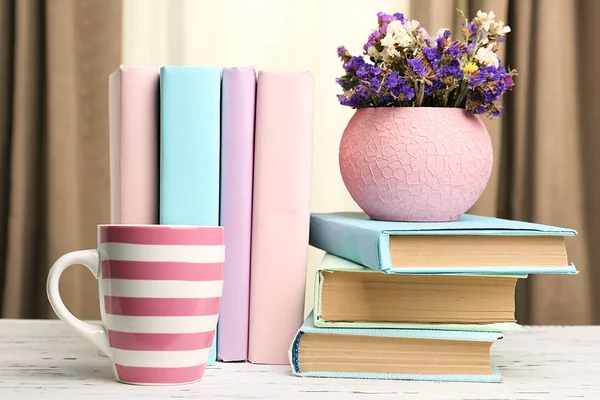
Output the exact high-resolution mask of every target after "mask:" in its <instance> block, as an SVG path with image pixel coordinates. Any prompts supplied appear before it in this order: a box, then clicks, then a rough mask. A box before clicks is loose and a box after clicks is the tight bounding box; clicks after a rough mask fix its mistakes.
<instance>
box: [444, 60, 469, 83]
mask: <svg viewBox="0 0 600 400" xmlns="http://www.w3.org/2000/svg"><path fill="white" fill-rule="evenodd" d="M439 72H440V75H441V76H454V77H456V78H457V79H462V77H463V72H462V69H461V68H460V63H459V62H458V60H452V61H450V64H448V65H444V66H443V67H441V68H440V71H439Z"/></svg>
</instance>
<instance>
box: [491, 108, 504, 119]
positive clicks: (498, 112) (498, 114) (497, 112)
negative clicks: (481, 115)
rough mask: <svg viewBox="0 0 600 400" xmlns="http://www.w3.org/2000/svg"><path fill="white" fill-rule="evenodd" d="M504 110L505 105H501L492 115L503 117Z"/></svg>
mask: <svg viewBox="0 0 600 400" xmlns="http://www.w3.org/2000/svg"><path fill="white" fill-rule="evenodd" d="M502 111H504V107H500V108H499V109H498V110H496V111H492V117H501V116H502Z"/></svg>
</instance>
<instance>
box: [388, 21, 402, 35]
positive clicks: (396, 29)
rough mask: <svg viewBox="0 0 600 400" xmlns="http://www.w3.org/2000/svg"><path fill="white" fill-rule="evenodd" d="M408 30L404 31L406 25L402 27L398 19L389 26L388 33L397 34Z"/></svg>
mask: <svg viewBox="0 0 600 400" xmlns="http://www.w3.org/2000/svg"><path fill="white" fill-rule="evenodd" d="M405 30H406V29H404V25H402V22H400V21H398V20H397V19H395V20H393V21H392V22H390V23H389V24H388V26H387V32H386V33H388V34H390V33H391V34H392V35H393V34H395V33H397V32H400V31H405Z"/></svg>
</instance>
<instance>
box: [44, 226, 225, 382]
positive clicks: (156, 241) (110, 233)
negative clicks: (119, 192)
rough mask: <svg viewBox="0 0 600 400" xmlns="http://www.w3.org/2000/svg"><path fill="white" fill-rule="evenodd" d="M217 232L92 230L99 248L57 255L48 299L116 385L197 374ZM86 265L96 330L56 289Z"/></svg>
mask: <svg viewBox="0 0 600 400" xmlns="http://www.w3.org/2000/svg"><path fill="white" fill-rule="evenodd" d="M224 259H225V232H224V228H223V227H199V226H168V225H99V226H98V248H97V249H94V250H80V251H74V252H71V253H68V254H65V255H63V256H62V257H60V258H59V259H58V260H57V261H56V262H55V263H54V265H53V266H52V268H51V269H50V273H49V275H48V281H47V293H48V299H49V301H50V304H51V305H52V308H53V309H54V311H55V312H56V314H57V315H58V317H59V318H60V319H61V320H62V321H64V322H65V323H66V324H67V325H69V326H70V327H71V328H73V329H74V330H75V331H77V332H78V333H79V334H80V335H81V336H83V337H84V338H86V339H88V340H89V341H90V342H92V343H93V344H94V345H96V346H97V347H98V348H99V349H100V350H101V351H102V352H104V353H105V354H106V355H107V356H108V357H109V358H110V359H111V360H112V362H113V370H114V374H115V377H116V379H117V380H119V381H121V382H125V383H134V384H181V383H190V382H195V381H198V380H200V379H202V377H203V376H204V370H205V367H206V363H207V361H208V357H209V352H210V347H211V345H212V342H213V338H214V335H215V329H216V326H217V319H218V316H219V312H220V306H221V295H222V291H223V263H224ZM74 264H83V265H85V266H86V267H87V268H88V269H89V270H90V271H91V272H92V273H93V274H94V276H95V277H96V278H97V279H98V285H99V294H100V314H101V317H102V325H101V326H98V325H92V324H89V323H86V322H83V321H81V320H79V319H77V318H75V316H73V314H71V313H70V312H69V310H68V309H67V308H66V307H65V305H64V303H63V301H62V300H61V298H60V294H59V291H58V282H59V279H60V275H61V274H62V272H63V271H64V270H65V269H66V268H67V267H69V266H70V265H74Z"/></svg>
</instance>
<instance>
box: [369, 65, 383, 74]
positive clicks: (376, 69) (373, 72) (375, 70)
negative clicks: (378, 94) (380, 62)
mask: <svg viewBox="0 0 600 400" xmlns="http://www.w3.org/2000/svg"><path fill="white" fill-rule="evenodd" d="M371 73H372V74H373V75H379V74H380V73H381V68H379V67H373V68H371Z"/></svg>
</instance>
